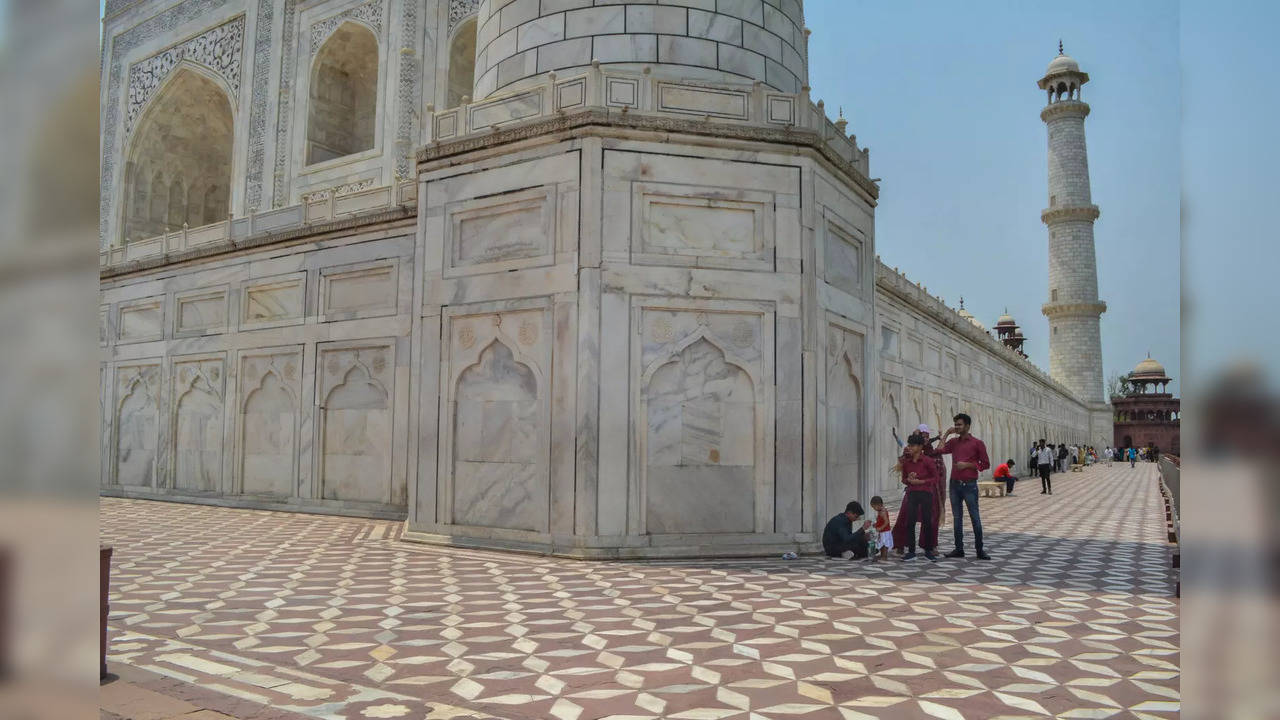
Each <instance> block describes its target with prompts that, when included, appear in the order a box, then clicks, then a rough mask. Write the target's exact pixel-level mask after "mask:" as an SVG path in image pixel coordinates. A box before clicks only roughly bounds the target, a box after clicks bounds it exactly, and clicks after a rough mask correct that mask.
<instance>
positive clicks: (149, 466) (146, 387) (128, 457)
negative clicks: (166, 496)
mask: <svg viewBox="0 0 1280 720" xmlns="http://www.w3.org/2000/svg"><path fill="white" fill-rule="evenodd" d="M160 372H161V370H160V362H159V361H158V360H156V361H147V362H144V363H137V364H130V365H119V366H117V367H116V382H115V416H114V417H113V418H112V421H113V422H112V424H113V425H115V443H114V444H115V448H114V449H115V453H114V461H115V474H114V477H115V481H116V483H117V484H120V485H130V486H134V487H149V488H154V487H155V486H156V469H157V468H156V463H157V460H158V452H157V451H158V450H159V447H160Z"/></svg>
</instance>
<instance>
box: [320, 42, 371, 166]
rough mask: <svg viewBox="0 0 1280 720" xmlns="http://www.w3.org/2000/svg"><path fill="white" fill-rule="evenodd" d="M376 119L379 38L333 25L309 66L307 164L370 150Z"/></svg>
mask: <svg viewBox="0 0 1280 720" xmlns="http://www.w3.org/2000/svg"><path fill="white" fill-rule="evenodd" d="M377 115H378V38H377V37H376V36H374V34H373V31H372V30H370V29H369V28H368V27H365V26H364V25H362V24H360V23H358V22H353V21H348V22H345V23H343V24H342V25H340V26H338V28H337V29H336V30H334V31H333V33H332V34H331V35H329V38H328V39H327V40H325V41H324V45H322V46H320V49H319V51H317V52H316V55H315V59H314V60H313V61H312V64H311V92H310V97H309V102H308V105H307V157H306V161H307V164H308V165H314V164H316V163H322V162H325V161H326V160H333V159H335V158H340V157H345V156H347V155H353V154H355V153H359V152H363V151H365V150H370V149H372V148H373V146H374V141H375V135H376V128H377Z"/></svg>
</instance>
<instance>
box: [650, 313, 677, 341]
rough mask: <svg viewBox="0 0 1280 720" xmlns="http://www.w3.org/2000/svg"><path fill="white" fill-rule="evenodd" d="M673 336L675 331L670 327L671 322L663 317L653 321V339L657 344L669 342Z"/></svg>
mask: <svg viewBox="0 0 1280 720" xmlns="http://www.w3.org/2000/svg"><path fill="white" fill-rule="evenodd" d="M674 336H675V331H674V330H673V329H672V327H671V322H670V321H668V320H667V319H666V318H664V317H660V318H656V319H655V320H654V321H653V339H654V340H657V341H658V342H663V343H664V342H670V341H671V338H672V337H674Z"/></svg>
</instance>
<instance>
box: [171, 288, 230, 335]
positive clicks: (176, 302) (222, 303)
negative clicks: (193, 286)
mask: <svg viewBox="0 0 1280 720" xmlns="http://www.w3.org/2000/svg"><path fill="white" fill-rule="evenodd" d="M227 295H228V293H227V288H226V287H219V288H201V289H198V290H190V291H186V292H180V293H178V294H177V295H175V296H174V299H173V334H174V335H176V336H183V335H205V334H211V333H219V332H223V331H224V330H226V327H227Z"/></svg>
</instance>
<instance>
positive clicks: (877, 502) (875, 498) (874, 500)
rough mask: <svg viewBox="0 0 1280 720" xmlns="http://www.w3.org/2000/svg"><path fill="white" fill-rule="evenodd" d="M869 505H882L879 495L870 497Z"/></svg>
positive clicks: (882, 501) (882, 499)
mask: <svg viewBox="0 0 1280 720" xmlns="http://www.w3.org/2000/svg"><path fill="white" fill-rule="evenodd" d="M871 504H872V505H883V504H884V498H882V497H880V496H879V495H872V496H871Z"/></svg>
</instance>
